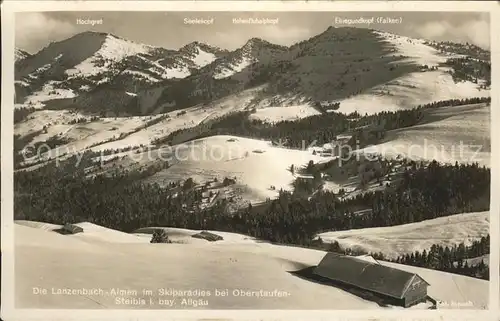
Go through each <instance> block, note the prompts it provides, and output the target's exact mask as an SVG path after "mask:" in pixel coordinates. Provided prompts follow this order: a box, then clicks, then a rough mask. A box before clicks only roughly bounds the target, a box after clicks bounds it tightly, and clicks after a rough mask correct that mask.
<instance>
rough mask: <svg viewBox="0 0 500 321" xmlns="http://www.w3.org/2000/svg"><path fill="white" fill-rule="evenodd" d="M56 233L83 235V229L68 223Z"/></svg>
mask: <svg viewBox="0 0 500 321" xmlns="http://www.w3.org/2000/svg"><path fill="white" fill-rule="evenodd" d="M56 232H58V233H60V234H77V233H83V228H81V227H80V226H78V225H74V224H69V223H66V224H64V226H63V227H62V228H60V229H59V230H56Z"/></svg>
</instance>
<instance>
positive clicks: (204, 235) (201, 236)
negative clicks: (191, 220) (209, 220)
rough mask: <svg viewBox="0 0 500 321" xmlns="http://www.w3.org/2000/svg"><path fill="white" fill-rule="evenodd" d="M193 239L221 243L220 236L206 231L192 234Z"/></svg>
mask: <svg viewBox="0 0 500 321" xmlns="http://www.w3.org/2000/svg"><path fill="white" fill-rule="evenodd" d="M193 237H194V238H197V239H205V240H207V241H210V242H215V241H221V240H222V239H223V238H222V236H220V235H217V234H214V233H210V232H207V231H203V232H200V233H197V234H194V235H193Z"/></svg>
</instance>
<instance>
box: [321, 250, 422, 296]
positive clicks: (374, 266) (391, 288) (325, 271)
mask: <svg viewBox="0 0 500 321" xmlns="http://www.w3.org/2000/svg"><path fill="white" fill-rule="evenodd" d="M314 274H316V275H319V276H321V277H324V278H328V279H330V280H333V281H340V282H342V283H346V284H350V285H354V286H356V287H359V288H362V289H365V290H369V291H373V292H376V293H380V294H384V295H388V296H390V297H394V298H402V297H403V296H404V294H405V290H406V288H407V287H408V285H409V283H410V282H411V281H412V280H413V278H414V277H415V275H416V274H414V273H410V272H406V271H403V270H398V269H394V268H390V267H388V266H384V265H381V264H378V263H374V262H370V261H369V260H365V259H360V258H356V257H352V256H345V255H340V254H336V253H327V254H326V255H325V257H324V258H323V260H321V262H320V263H319V265H318V266H317V267H316V268H315V269H314ZM424 282H425V280H424ZM426 283H427V282H426ZM427 284H428V283H427Z"/></svg>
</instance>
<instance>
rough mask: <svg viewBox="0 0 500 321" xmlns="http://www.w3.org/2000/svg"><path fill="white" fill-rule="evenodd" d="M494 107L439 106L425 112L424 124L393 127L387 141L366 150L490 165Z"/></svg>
mask: <svg viewBox="0 0 500 321" xmlns="http://www.w3.org/2000/svg"><path fill="white" fill-rule="evenodd" d="M490 109H491V107H490V106H489V105H485V104H477V105H467V106H451V107H441V108H437V109H435V110H432V111H429V112H428V115H426V116H424V117H426V118H424V123H423V124H420V125H416V126H412V127H408V128H402V129H397V130H393V131H389V132H388V133H387V134H386V138H385V139H384V142H383V143H381V144H378V145H375V146H370V147H367V148H364V149H363V150H362V152H367V153H381V154H382V155H384V156H385V157H388V158H391V157H397V155H405V156H406V157H407V158H410V159H415V160H433V159H435V160H437V161H440V162H446V163H455V162H456V161H457V162H459V163H472V162H478V163H479V164H480V165H484V166H487V167H489V166H490V165H491V160H490V157H491V147H490V146H491V139H490Z"/></svg>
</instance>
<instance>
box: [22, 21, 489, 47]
mask: <svg viewBox="0 0 500 321" xmlns="http://www.w3.org/2000/svg"><path fill="white" fill-rule="evenodd" d="M379 16H383V17H391V18H395V19H400V18H401V21H402V23H400V24H372V25H366V24H357V25H355V26H356V27H363V28H373V29H377V30H383V31H388V32H392V33H396V34H400V35H404V36H409V37H416V38H425V39H429V40H449V41H456V42H469V43H474V44H476V45H478V46H481V47H483V48H486V49H489V47H490V21H489V13H465V12H453V13H452V12H289V13H287V12H266V13H262V12H260V13H259V12H257V13H251V12H169V13H164V12H130V11H129V12H95V11H94V12H82V11H79V12H44V13H34V12H29V13H17V14H16V22H15V24H16V26H15V31H16V46H17V47H18V48H21V49H23V50H26V51H28V52H30V53H35V52H37V51H39V50H40V49H42V48H43V47H45V46H47V45H48V44H49V43H50V42H52V41H60V40H63V39H66V38H68V37H70V36H72V35H75V34H77V33H80V32H83V31H88V30H91V31H99V32H107V33H112V34H115V35H117V36H120V37H123V38H126V39H129V40H132V41H135V42H139V43H145V44H149V45H153V46H160V47H164V48H169V49H178V48H179V47H182V46H183V45H185V44H187V43H190V42H192V41H195V40H197V41H202V42H205V43H208V44H211V45H215V46H218V47H221V48H225V49H230V50H231V49H235V48H237V47H239V46H241V45H243V44H244V43H245V42H246V41H247V40H248V39H249V38H252V37H258V38H262V39H265V40H267V41H270V42H272V43H276V44H281V45H290V44H293V43H295V42H297V41H301V40H305V39H308V38H310V37H312V36H314V35H317V34H319V33H321V32H323V31H324V30H325V29H326V28H328V26H331V25H334V26H342V25H341V24H336V23H335V17H341V18H358V17H364V18H371V17H379ZM239 17H241V18H248V17H259V18H260V17H263V18H278V19H279V22H278V24H276V25H266V26H262V25H241V24H240V25H236V24H233V22H232V19H233V18H239ZM77 18H81V19H86V18H90V19H95V20H99V19H103V22H102V24H101V25H94V26H89V25H77V24H76V19H77ZM184 18H214V23H213V24H212V25H188V24H184V22H183V21H184Z"/></svg>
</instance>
